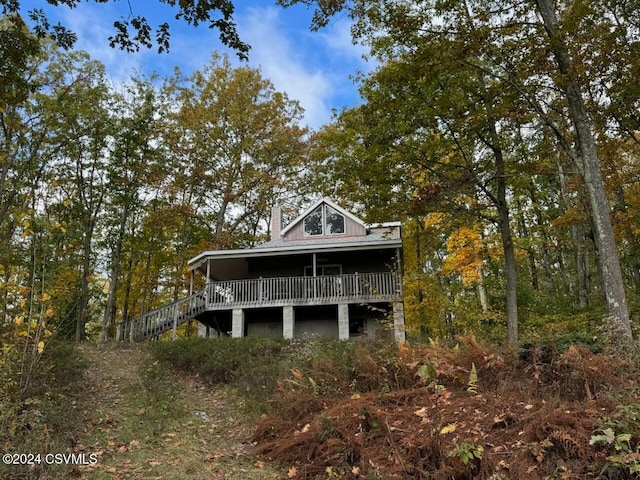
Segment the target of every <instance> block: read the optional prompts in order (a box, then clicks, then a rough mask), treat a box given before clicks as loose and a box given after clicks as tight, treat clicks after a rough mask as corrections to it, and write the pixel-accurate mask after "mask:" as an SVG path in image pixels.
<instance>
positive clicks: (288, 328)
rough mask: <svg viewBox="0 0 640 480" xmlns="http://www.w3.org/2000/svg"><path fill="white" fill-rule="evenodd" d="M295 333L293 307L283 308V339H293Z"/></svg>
mask: <svg viewBox="0 0 640 480" xmlns="http://www.w3.org/2000/svg"><path fill="white" fill-rule="evenodd" d="M294 331H295V313H294V310H293V307H292V306H286V307H282V337H283V338H286V339H292V338H293V332H294Z"/></svg>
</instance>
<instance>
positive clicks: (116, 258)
mask: <svg viewBox="0 0 640 480" xmlns="http://www.w3.org/2000/svg"><path fill="white" fill-rule="evenodd" d="M129 209H130V206H129V204H126V205H125V207H124V209H123V211H122V215H121V217H120V225H119V227H118V236H117V238H116V243H115V245H114V246H113V254H112V255H111V272H110V274H109V293H108V295H107V306H106V307H105V310H104V317H103V318H102V327H101V330H100V340H101V341H103V342H106V341H107V340H108V337H109V335H108V328H109V325H113V324H115V320H116V292H117V291H118V277H119V276H120V256H121V254H122V243H123V241H124V234H125V231H126V227H127V220H128V219H129Z"/></svg>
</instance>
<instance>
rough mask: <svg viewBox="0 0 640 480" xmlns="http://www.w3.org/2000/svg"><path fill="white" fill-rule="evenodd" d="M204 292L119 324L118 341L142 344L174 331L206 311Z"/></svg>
mask: <svg viewBox="0 0 640 480" xmlns="http://www.w3.org/2000/svg"><path fill="white" fill-rule="evenodd" d="M205 307H206V303H205V293H204V291H201V292H198V293H194V294H193V295H191V296H189V297H186V298H182V299H180V300H178V301H177V302H174V303H171V304H169V305H165V306H162V307H159V308H156V309H154V310H150V311H148V312H146V313H143V314H142V315H140V316H138V317H134V318H131V319H128V320H125V321H122V322H120V324H118V328H117V332H116V339H117V340H118V341H123V342H141V341H144V340H150V339H154V338H157V337H158V336H159V335H161V334H163V333H165V332H168V331H169V330H173V331H174V336H175V329H176V328H177V327H178V326H179V325H182V324H183V323H185V322H188V321H189V320H193V319H194V318H196V317H197V316H198V315H200V314H201V313H203V312H204V311H205Z"/></svg>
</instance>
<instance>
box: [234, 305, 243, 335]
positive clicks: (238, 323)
mask: <svg viewBox="0 0 640 480" xmlns="http://www.w3.org/2000/svg"><path fill="white" fill-rule="evenodd" d="M231 336H232V337H233V338H240V337H244V310H243V309H241V308H235V309H233V311H232V312H231Z"/></svg>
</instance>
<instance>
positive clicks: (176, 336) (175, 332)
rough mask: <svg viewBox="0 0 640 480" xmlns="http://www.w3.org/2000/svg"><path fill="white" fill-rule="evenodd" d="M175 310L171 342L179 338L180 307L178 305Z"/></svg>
mask: <svg viewBox="0 0 640 480" xmlns="http://www.w3.org/2000/svg"><path fill="white" fill-rule="evenodd" d="M173 310H174V311H173V332H172V333H171V340H175V339H176V338H178V313H179V312H180V309H179V308H178V305H176V306H175V307H174V309H173Z"/></svg>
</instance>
